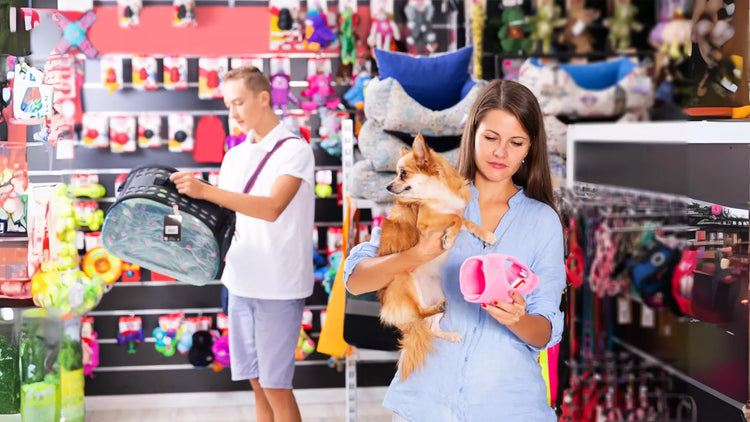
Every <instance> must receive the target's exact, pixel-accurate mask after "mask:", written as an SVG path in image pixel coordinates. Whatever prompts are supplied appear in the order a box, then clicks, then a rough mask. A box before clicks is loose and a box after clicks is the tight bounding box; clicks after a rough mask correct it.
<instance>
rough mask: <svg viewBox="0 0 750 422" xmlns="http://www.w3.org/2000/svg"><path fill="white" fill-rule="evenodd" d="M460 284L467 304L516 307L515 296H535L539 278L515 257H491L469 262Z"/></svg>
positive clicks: (462, 266)
mask: <svg viewBox="0 0 750 422" xmlns="http://www.w3.org/2000/svg"><path fill="white" fill-rule="evenodd" d="M459 283H460V288H461V293H462V294H463V295H464V299H465V300H466V301H467V302H472V303H492V302H497V301H503V302H508V303H512V302H513V299H512V298H511V297H510V293H511V292H515V293H517V294H521V295H527V294H529V293H531V292H532V291H534V289H536V288H537V286H539V277H538V276H537V275H536V274H534V273H533V272H531V270H530V269H529V267H527V266H526V265H524V264H523V263H522V262H521V261H519V260H518V259H516V258H514V257H512V256H508V255H501V254H490V255H478V256H473V257H470V258H467V259H466V261H464V263H463V264H462V265H461V271H460V275H459Z"/></svg>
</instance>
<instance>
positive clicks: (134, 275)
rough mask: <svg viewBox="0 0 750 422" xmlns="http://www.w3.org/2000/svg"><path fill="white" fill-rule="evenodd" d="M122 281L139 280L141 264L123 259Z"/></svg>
mask: <svg viewBox="0 0 750 422" xmlns="http://www.w3.org/2000/svg"><path fill="white" fill-rule="evenodd" d="M122 281H141V266H140V265H136V264H131V263H129V262H124V261H123V262H122Z"/></svg>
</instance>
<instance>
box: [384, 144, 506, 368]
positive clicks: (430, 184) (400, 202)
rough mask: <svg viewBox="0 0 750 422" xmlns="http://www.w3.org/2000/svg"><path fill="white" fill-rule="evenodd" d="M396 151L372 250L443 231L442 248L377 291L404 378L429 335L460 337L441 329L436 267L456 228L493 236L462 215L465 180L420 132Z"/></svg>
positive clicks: (397, 247) (400, 247)
mask: <svg viewBox="0 0 750 422" xmlns="http://www.w3.org/2000/svg"><path fill="white" fill-rule="evenodd" d="M401 154H402V157H401V160H399V168H398V171H397V175H396V178H395V179H394V180H393V182H391V184H390V185H389V186H388V190H390V191H391V192H393V193H394V194H396V195H398V196H399V198H398V199H396V203H395V205H394V206H393V209H392V210H391V215H390V216H389V217H388V218H386V219H384V220H383V225H382V234H381V237H380V249H378V255H381V256H382V255H389V254H392V253H397V252H403V251H405V250H408V249H410V248H412V247H413V246H414V245H416V244H417V242H418V241H419V234H420V232H427V231H433V230H442V231H444V232H445V235H444V236H443V249H445V250H446V253H443V254H442V255H440V256H438V257H437V258H435V259H433V260H432V261H430V262H428V263H427V264H424V265H422V266H420V267H418V268H416V269H414V270H413V271H410V272H407V273H401V274H398V275H396V277H394V279H393V280H392V281H391V282H390V283H389V284H388V285H387V286H386V287H384V288H383V289H381V290H380V291H379V292H378V297H379V298H380V303H381V311H380V320H381V321H382V322H383V323H384V324H386V325H391V326H394V327H396V328H398V329H399V331H401V341H400V347H401V350H402V351H403V353H402V355H401V359H400V360H399V365H400V368H401V379H402V380H406V379H407V378H408V377H409V375H410V374H411V373H412V372H413V371H415V370H417V369H419V368H420V367H421V366H422V365H424V362H425V361H426V359H427V355H428V354H429V353H430V352H432V351H433V350H434V346H433V344H432V340H433V338H434V337H440V338H443V339H446V340H448V341H454V342H455V341H461V336H460V335H459V334H458V333H450V332H445V331H442V330H441V329H440V326H439V322H440V318H442V315H443V312H444V310H445V295H444V294H443V291H442V288H441V287H440V268H441V267H442V265H443V263H445V260H446V259H447V257H448V254H447V250H448V249H450V248H451V247H452V246H453V244H454V243H455V239H456V236H457V235H458V232H459V230H461V229H464V230H468V231H470V232H471V233H473V234H474V235H475V236H477V237H479V238H480V239H482V240H483V241H484V242H485V243H487V244H494V243H495V236H494V234H492V233H491V232H488V231H486V230H484V229H482V228H481V227H479V226H477V225H476V224H474V223H472V222H471V221H468V220H465V219H464V218H463V212H464V209H465V207H466V205H467V204H468V202H469V199H470V198H471V191H470V189H469V182H468V181H467V180H466V179H464V178H463V177H461V176H460V175H459V174H458V172H457V171H456V170H455V169H454V168H453V166H451V165H450V163H448V162H447V161H446V160H445V159H444V158H442V157H441V156H439V155H438V154H436V153H435V152H434V151H432V150H431V149H430V148H429V147H428V146H427V145H426V144H425V142H424V139H423V138H422V136H421V135H417V138H416V139H415V140H414V144H413V146H412V151H408V150H405V149H404V150H402V153H401Z"/></svg>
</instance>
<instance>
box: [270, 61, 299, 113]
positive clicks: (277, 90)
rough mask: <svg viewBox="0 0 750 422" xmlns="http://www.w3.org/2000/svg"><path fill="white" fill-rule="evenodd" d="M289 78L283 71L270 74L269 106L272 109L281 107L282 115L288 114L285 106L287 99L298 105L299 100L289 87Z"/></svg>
mask: <svg viewBox="0 0 750 422" xmlns="http://www.w3.org/2000/svg"><path fill="white" fill-rule="evenodd" d="M289 80H290V78H289V75H287V74H286V73H284V72H279V73H276V74H273V75H271V106H272V107H273V108H274V109H281V111H282V113H283V115H284V116H288V115H289V111H288V110H287V108H286V105H287V103H288V102H289V101H291V102H293V103H294V104H296V105H299V100H298V99H297V97H295V96H294V94H292V91H291V90H290V89H289Z"/></svg>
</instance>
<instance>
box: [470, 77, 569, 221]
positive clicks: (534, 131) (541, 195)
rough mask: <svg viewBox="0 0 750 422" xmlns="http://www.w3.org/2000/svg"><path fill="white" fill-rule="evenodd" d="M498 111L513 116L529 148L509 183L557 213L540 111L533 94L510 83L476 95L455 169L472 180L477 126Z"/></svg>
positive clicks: (496, 82)
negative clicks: (520, 188)
mask: <svg viewBox="0 0 750 422" xmlns="http://www.w3.org/2000/svg"><path fill="white" fill-rule="evenodd" d="M494 109H499V110H504V111H506V112H508V113H510V114H512V115H514V116H515V117H516V118H517V119H518V121H519V122H520V123H521V125H522V126H523V128H524V129H525V130H526V133H528V134H529V137H530V139H531V148H530V149H529V154H528V155H527V156H526V162H525V163H524V164H522V165H521V168H520V169H518V171H517V172H516V174H514V175H513V183H515V184H516V185H518V186H522V187H523V188H524V191H525V193H526V196H528V197H529V198H534V199H536V200H537V201H541V202H544V203H545V204H547V205H549V206H550V207H552V209H554V210H557V208H556V207H555V200H554V196H553V194H552V177H551V175H550V168H549V158H548V156H547V134H546V132H545V130H544V121H543V119H542V110H541V108H540V107H539V102H538V101H537V99H536V97H535V96H534V94H533V93H532V92H531V91H529V89H528V88H526V87H525V86H523V85H521V84H520V83H518V82H514V81H503V80H499V79H498V80H494V81H492V82H490V83H489V84H488V85H487V86H486V87H485V88H484V89H483V90H482V92H480V93H479V96H478V98H477V100H476V102H474V105H473V106H472V107H471V111H470V112H469V117H468V119H467V120H466V127H465V128H464V134H463V137H462V138H461V147H460V148H461V149H460V150H459V153H458V161H457V162H456V168H457V169H458V171H459V173H461V175H462V176H463V177H465V178H467V179H468V180H472V181H473V180H474V178H475V177H476V174H477V166H476V163H475V161H474V157H475V154H476V151H475V148H474V141H475V139H476V135H477V127H479V124H480V123H481V122H482V119H484V116H485V115H486V114H487V112H488V111H490V110H494Z"/></svg>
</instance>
